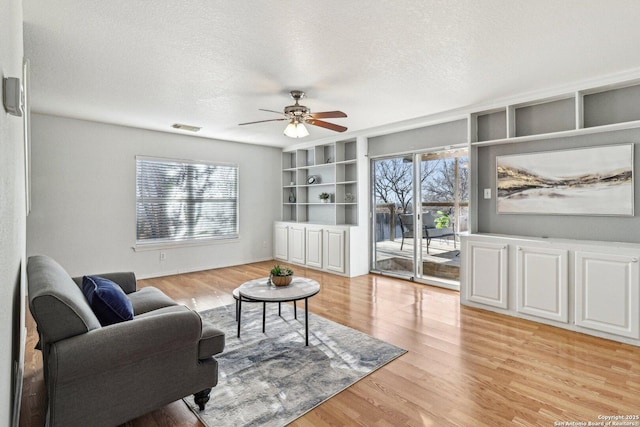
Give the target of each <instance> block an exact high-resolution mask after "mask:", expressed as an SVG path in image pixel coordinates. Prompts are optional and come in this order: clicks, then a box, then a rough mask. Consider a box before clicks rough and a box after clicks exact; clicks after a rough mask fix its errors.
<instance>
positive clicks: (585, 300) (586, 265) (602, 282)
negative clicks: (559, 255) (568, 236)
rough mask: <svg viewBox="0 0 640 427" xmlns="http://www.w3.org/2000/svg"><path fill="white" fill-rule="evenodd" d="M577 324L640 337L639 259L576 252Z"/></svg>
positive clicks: (631, 336) (625, 335) (636, 337)
mask: <svg viewBox="0 0 640 427" xmlns="http://www.w3.org/2000/svg"><path fill="white" fill-rule="evenodd" d="M575 268H576V304H575V305H576V307H575V308H576V325H578V326H583V327H585V328H589V329H595V330H598V331H602V332H608V333H611V334H616V335H620V336H624V337H629V338H635V339H638V338H640V308H639V305H640V299H639V293H638V286H639V285H638V278H639V276H638V258H637V257H634V256H627V255H615V254H603V253H593V252H581V251H576V267H575Z"/></svg>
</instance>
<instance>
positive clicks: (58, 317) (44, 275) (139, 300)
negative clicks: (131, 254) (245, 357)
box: [27, 256, 225, 427]
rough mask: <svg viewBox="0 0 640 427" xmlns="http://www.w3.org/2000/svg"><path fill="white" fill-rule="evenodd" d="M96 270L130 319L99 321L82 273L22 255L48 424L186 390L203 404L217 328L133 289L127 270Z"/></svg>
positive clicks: (149, 404)
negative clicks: (119, 296)
mask: <svg viewBox="0 0 640 427" xmlns="http://www.w3.org/2000/svg"><path fill="white" fill-rule="evenodd" d="M98 276H100V277H103V278H106V279H109V280H111V281H113V282H115V283H116V284H117V285H119V286H120V287H121V288H122V290H123V291H124V293H125V294H126V296H127V298H128V300H129V301H130V302H131V305H132V306H133V311H134V316H133V320H128V321H122V322H121V323H115V324H112V325H109V326H101V324H100V321H99V320H98V318H97V317H96V315H95V314H94V312H93V310H92V308H91V306H90V305H89V303H88V301H87V299H86V298H85V294H84V293H83V291H82V278H75V279H72V278H71V277H70V276H69V275H68V274H67V273H66V271H65V270H64V269H63V268H62V267H61V266H60V265H59V264H58V263H56V262H55V261H54V260H53V259H51V258H49V257H46V256H33V257H30V258H29V262H28V265H27V277H28V290H29V309H30V310H31V313H32V315H33V317H34V319H35V321H36V323H37V327H38V333H39V335H40V342H39V346H40V349H41V350H42V356H43V362H44V363H43V368H44V378H45V385H46V392H47V399H48V415H47V417H48V424H49V425H51V426H65V427H69V426H89V425H90V426H115V425H118V424H122V423H124V422H126V421H128V420H131V419H133V418H136V417H138V416H140V415H142V414H145V413H147V412H149V411H152V410H154V409H157V408H159V407H161V406H164V405H166V404H168V403H171V402H173V401H175V400H178V399H180V398H183V397H186V396H188V395H190V394H194V396H195V400H196V403H197V404H198V405H199V406H200V409H204V404H205V403H206V402H207V401H208V400H209V392H210V391H211V387H214V386H215V385H216V384H217V382H218V362H217V361H216V359H214V358H213V355H215V354H218V353H220V352H222V350H223V349H224V343H225V341H224V333H223V332H222V331H220V330H218V329H216V328H215V327H214V326H213V325H211V324H208V323H206V322H204V321H203V320H202V319H201V318H200V316H199V315H198V313H196V312H195V311H192V310H190V309H189V308H187V307H185V306H182V305H178V304H176V303H175V302H174V301H173V300H172V299H170V298H169V297H168V296H166V295H165V294H164V293H163V292H161V291H160V290H159V289H157V288H153V287H145V288H142V289H140V290H137V289H136V278H135V275H134V274H133V273H112V274H100V275H98ZM118 292H120V290H119V289H118Z"/></svg>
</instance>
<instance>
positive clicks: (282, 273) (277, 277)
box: [269, 264, 293, 286]
mask: <svg viewBox="0 0 640 427" xmlns="http://www.w3.org/2000/svg"><path fill="white" fill-rule="evenodd" d="M269 280H271V283H273V284H274V285H275V286H287V285H288V284H290V283H291V280H293V270H292V269H290V268H289V267H283V266H281V265H280V264H276V265H274V266H273V268H272V269H271V275H270V276H269Z"/></svg>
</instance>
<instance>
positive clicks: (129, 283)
mask: <svg viewBox="0 0 640 427" xmlns="http://www.w3.org/2000/svg"><path fill="white" fill-rule="evenodd" d="M90 276H100V277H104V278H105V279H108V280H111V281H112V282H114V283H115V284H117V285H118V286H120V287H121V288H122V290H123V291H124V293H125V294H130V293H131V292H135V291H136V290H137V289H138V285H137V282H136V275H135V273H133V272H131V271H126V272H116V273H103V274H90ZM73 280H74V282H76V284H77V285H78V286H79V287H80V289H82V277H74V278H73Z"/></svg>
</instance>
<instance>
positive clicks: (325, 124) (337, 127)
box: [305, 119, 347, 132]
mask: <svg viewBox="0 0 640 427" xmlns="http://www.w3.org/2000/svg"><path fill="white" fill-rule="evenodd" d="M305 123H309V124H310V125H314V126H320V127H321V128H325V129H330V130H334V131H336V132H344V131H345V130H347V128H346V127H344V126H340V125H336V124H333V123H329V122H325V121H323V120H315V119H307V120H306V121H305Z"/></svg>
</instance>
